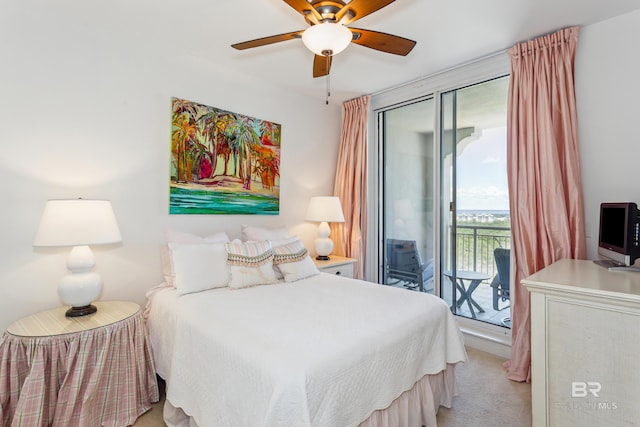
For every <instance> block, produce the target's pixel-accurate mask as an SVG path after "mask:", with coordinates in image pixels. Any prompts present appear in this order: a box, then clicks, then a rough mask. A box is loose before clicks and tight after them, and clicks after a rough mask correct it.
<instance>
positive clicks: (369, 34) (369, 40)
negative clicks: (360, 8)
mask: <svg viewBox="0 0 640 427" xmlns="http://www.w3.org/2000/svg"><path fill="white" fill-rule="evenodd" d="M354 1H355V0H354ZM349 29H350V30H351V32H352V33H353V40H352V42H353V43H356V44H359V45H361V46H365V47H368V48H371V49H375V50H379V51H382V52H387V53H393V54H394V55H402V56H406V55H408V54H409V52H411V49H413V47H414V46H415V45H416V42H415V41H413V40H409V39H405V38H404V37H400V36H394V35H393V34H387V33H380V32H378V31H371V30H362V29H360V28H349Z"/></svg>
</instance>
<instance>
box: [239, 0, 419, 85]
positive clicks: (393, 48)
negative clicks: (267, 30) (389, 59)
mask: <svg viewBox="0 0 640 427" xmlns="http://www.w3.org/2000/svg"><path fill="white" fill-rule="evenodd" d="M394 1H395V0H351V1H349V0H346V1H345V0H309V1H307V0H284V2H285V3H287V4H288V5H289V6H291V7H292V8H294V9H295V10H296V11H298V13H300V14H301V15H302V16H304V19H305V21H307V23H308V24H309V25H310V27H309V28H307V29H306V30H300V31H293V32H291V33H285V34H278V35H275V36H269V37H263V38H259V39H255V40H249V41H246V42H242V43H236V44H233V45H231V47H233V48H236V49H239V50H244V49H250V48H254V47H259V46H265V45H268V44H272V43H278V42H283V41H287V40H292V39H299V38H301V39H302V41H303V43H304V44H305V46H307V48H308V49H309V50H311V51H312V52H313V53H314V54H315V56H314V59H313V77H322V76H326V75H328V74H329V70H330V69H331V60H332V58H333V56H334V55H337V54H338V53H340V52H341V51H342V50H344V49H345V48H346V47H347V46H348V45H349V44H350V43H352V42H353V43H356V44H359V45H360V46H365V47H368V48H371V49H376V50H379V51H382V52H387V53H393V54H395V55H402V56H405V55H407V54H408V53H409V52H411V49H413V47H414V46H415V44H416V42H415V41H413V40H409V39H406V38H404V37H399V36H394V35H392V34H387V33H381V32H378V31H371V30H363V29H360V28H351V27H347V25H349V24H351V23H353V22H355V21H357V20H358V19H361V18H363V17H365V16H367V15H369V14H371V13H373V12H375V11H377V10H379V9H382V8H383V7H385V6H387V5H388V4H391V3H393V2H394Z"/></svg>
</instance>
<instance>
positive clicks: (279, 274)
mask: <svg viewBox="0 0 640 427" xmlns="http://www.w3.org/2000/svg"><path fill="white" fill-rule="evenodd" d="M296 240H298V236H293V237H288V238H286V239H279V240H269V241H270V242H271V247H272V248H273V249H275V248H276V247H277V246H282V245H286V244H287V243H291V242H295V241H296ZM273 272H274V273H275V274H276V279H278V280H282V279H284V276H283V275H282V272H281V271H280V269H279V268H278V267H277V266H276V265H275V264H273Z"/></svg>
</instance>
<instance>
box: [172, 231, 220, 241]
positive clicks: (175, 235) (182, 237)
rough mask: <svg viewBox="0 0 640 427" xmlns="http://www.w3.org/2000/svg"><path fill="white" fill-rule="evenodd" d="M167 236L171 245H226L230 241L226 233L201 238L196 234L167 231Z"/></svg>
mask: <svg viewBox="0 0 640 427" xmlns="http://www.w3.org/2000/svg"><path fill="white" fill-rule="evenodd" d="M166 235H167V242H170V243H205V242H207V243H226V242H228V241H229V236H227V233H225V232H224V231H220V232H218V233H213V234H212V235H210V236H206V237H200V236H198V235H196V234H191V233H185V232H183V231H176V230H171V229H167V231H166Z"/></svg>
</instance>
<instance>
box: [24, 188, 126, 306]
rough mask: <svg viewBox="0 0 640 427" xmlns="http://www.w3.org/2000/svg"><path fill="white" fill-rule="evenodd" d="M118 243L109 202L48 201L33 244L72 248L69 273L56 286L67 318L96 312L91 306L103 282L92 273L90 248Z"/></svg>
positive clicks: (94, 262)
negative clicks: (67, 308) (65, 308)
mask: <svg viewBox="0 0 640 427" xmlns="http://www.w3.org/2000/svg"><path fill="white" fill-rule="evenodd" d="M121 241H122V237H121V236H120V229H119V228H118V223H117V222H116V217H115V214H114V213H113V208H112V207H111V202H109V201H107V200H84V199H75V200H49V201H47V204H46V205H45V208H44V212H43V214H42V218H41V220H40V226H39V227H38V233H37V234H36V238H35V240H34V242H33V245H34V246H37V247H56V246H72V247H73V248H72V249H71V252H70V253H69V256H68V258H67V268H68V269H69V271H71V274H67V275H66V276H65V277H63V278H62V280H61V281H60V284H59V286H58V295H59V296H60V299H61V300H62V302H64V303H65V304H67V305H70V306H71V308H70V309H69V310H67V312H66V313H65V314H66V316H68V317H78V316H85V315H87V314H91V313H95V312H96V311H97V308H96V307H95V306H94V305H92V304H91V303H92V302H93V301H95V300H96V299H97V298H98V297H99V296H100V293H101V292H102V279H101V278H100V275H99V274H98V273H96V272H94V271H92V270H93V267H94V266H95V265H96V260H95V258H94V256H93V252H92V251H91V248H89V245H106V244H110V243H118V242H121Z"/></svg>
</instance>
